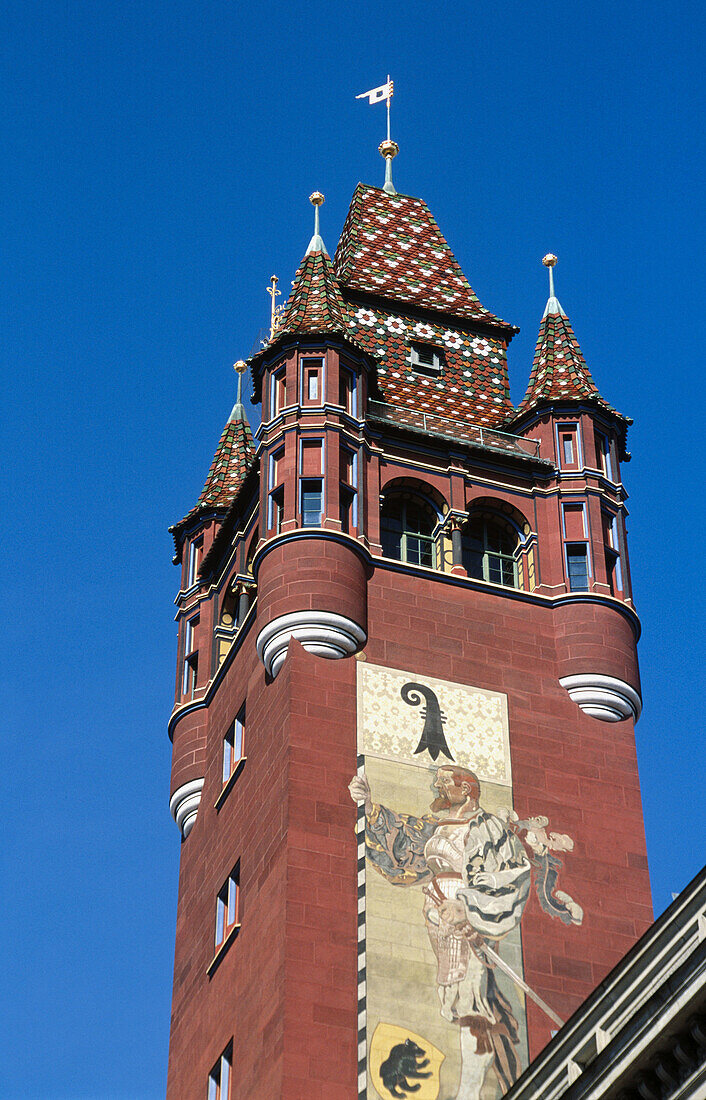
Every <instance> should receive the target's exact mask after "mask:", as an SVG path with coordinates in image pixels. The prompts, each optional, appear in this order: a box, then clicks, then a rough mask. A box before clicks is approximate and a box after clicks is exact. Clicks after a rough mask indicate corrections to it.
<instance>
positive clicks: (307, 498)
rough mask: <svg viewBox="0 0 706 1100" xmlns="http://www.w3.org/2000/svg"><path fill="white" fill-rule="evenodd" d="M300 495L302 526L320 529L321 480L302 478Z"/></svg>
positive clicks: (321, 509)
mask: <svg viewBox="0 0 706 1100" xmlns="http://www.w3.org/2000/svg"><path fill="white" fill-rule="evenodd" d="M301 493H302V502H301V511H302V526H303V527H320V526H321V518H322V515H323V479H322V478H320V477H306V478H302V482H301Z"/></svg>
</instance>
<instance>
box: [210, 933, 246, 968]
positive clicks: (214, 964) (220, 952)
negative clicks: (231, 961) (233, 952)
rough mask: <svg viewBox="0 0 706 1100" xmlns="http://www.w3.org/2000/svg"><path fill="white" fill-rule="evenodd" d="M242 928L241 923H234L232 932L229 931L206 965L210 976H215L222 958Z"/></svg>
mask: <svg viewBox="0 0 706 1100" xmlns="http://www.w3.org/2000/svg"><path fill="white" fill-rule="evenodd" d="M240 929H241V925H240V924H234V925H233V927H232V928H231V930H230V932H229V933H228V935H227V936H226V938H225V939H224V941H223V943H222V944H221V946H220V947H219V948H218V950H217V951H216V954H215V955H214V956H213V958H212V959H211V961H210V963H209V964H208V966H207V967H206V973H207V974H208V976H209V978H212V977H213V975H214V973H215V972H216V970H217V969H218V967H219V966H220V965H221V960H222V958H223V956H224V955H225V954H226V952H227V951H228V948H229V947H230V945H231V944H232V942H233V940H234V939H235V937H236V936H237V935H238V932H239V931H240Z"/></svg>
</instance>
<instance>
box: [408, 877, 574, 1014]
mask: <svg viewBox="0 0 706 1100" xmlns="http://www.w3.org/2000/svg"><path fill="white" fill-rule="evenodd" d="M423 891H424V893H425V894H426V895H427V897H428V898H430V899H431V900H432V901H433V902H434V904H435V905H436V907H437V908H438V909H440V908H441V902H440V901H439V899H438V898H437V897H436V895H435V894H434V893H432V891H431V890H429V889H428V888H427V887H426V886H425V887H423ZM444 900H446V899H444ZM478 948H479V950H481V951H483V952H484V954H485V955H486V956H487V958H488V959H489V960H490V961H491V962H492V963H494V964H495V966H497V967H498V969H499V970H502V972H503V974H507V976H508V978H509V979H510V980H511V981H513V982H514V983H515V985H517V986H519V987H520V989H521V990H522V991H523V992H524V993H526V994H527V996H528V997H529V999H530V1000H531V1001H534V1003H535V1004H536V1005H537V1008H541V1010H542V1012H543V1013H544V1014H545V1016H548V1017H549V1019H550V1020H551V1021H552V1023H555V1024H556V1025H557V1027H563V1026H564V1021H563V1020H562V1018H561V1016H557V1014H556V1012H555V1011H554V1009H553V1008H550V1007H549V1005H548V1004H547V1002H546V1001H543V1000H542V998H541V997H540V995H539V993H535V991H534V990H533V989H532V987H531V986H529V985H527V982H526V981H525V980H524V979H523V978H521V977H520V975H519V974H517V973H516V972H515V971H514V970H513V969H512V967H511V966H510V964H509V963H506V962H505V960H504V959H502V958H501V957H500V955H498V953H497V951H493V948H492V947H488V945H487V943H485V942H483V943H479V944H478Z"/></svg>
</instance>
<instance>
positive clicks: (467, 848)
mask: <svg viewBox="0 0 706 1100" xmlns="http://www.w3.org/2000/svg"><path fill="white" fill-rule="evenodd" d="M383 145H384V146H385V148H384V149H383V155H384V156H385V159H386V161H387V172H386V183H385V187H384V188H383V189H379V188H377V187H371V186H366V185H362V184H359V185H358V187H357V188H356V190H355V193H354V195H353V199H352V202H351V205H350V209H349V212H348V216H347V218H346V222H345V225H344V227H343V231H342V234H341V238H340V241H339V244H338V248H337V249H336V252H335V256H334V259H333V260H332V259H331V258H330V256H329V254H328V253H327V251H326V248H325V246H324V243H323V240H322V237H321V233H320V226H319V207H320V205H321V202H322V201H323V196H322V195H320V194H319V193H318V192H315V193H314V195H312V203H313V204H314V206H315V228H314V235H313V237H312V239H311V242H310V244H309V246H308V248H307V250H306V253H305V256H304V259H303V260H302V263H301V265H300V267H299V269H298V271H297V273H296V276H295V279H294V283H293V287H292V292H291V294H290V296H289V300H288V302H287V303H286V306H285V307H284V308H283V309H282V310H281V312H280V313H279V314H278V315H275V312H274V308H273V325H272V331H271V333H270V337H269V339H268V340H267V342H266V343H265V344H264V346H263V347H262V348H261V350H259V351H258V352H257V353H256V354H255V355H254V356H253V357H252V358H251V360H250V362H249V369H250V371H251V373H252V380H253V387H254V394H255V400H257V401H260V402H261V404H262V423H261V425H260V427H259V429H258V431H257V432H256V433H255V434H256V442H255V441H254V440H253V437H252V434H251V432H250V429H249V426H248V424H247V421H246V419H245V414H244V411H243V407H242V404H241V403H240V400H238V402H236V405H235V408H234V410H233V412H232V413H231V416H230V418H229V421H228V424H227V425H226V428H225V430H224V433H223V435H222V437H221V440H220V442H219V445H218V449H217V452H216V456H215V458H214V462H213V464H212V467H211V470H210V472H209V475H208V479H207V482H206V485H205V488H204V491H203V493H202V494H201V497H200V498H199V501H198V503H197V505H196V507H195V508H194V509H193V510H192V511H191V512H189V513H188V515H187V516H186V517H185V518H184V519H183V520H182V521H180V523H178V524H176V525H175V527H174V528H173V529H172V530H173V534H174V539H175V546H176V559H175V560H176V561H177V562H179V563H180V564H181V568H182V581H181V589H180V592H179V595H178V599H177V605H178V613H177V620H178V623H179V643H178V646H179V648H178V670H177V685H176V702H175V707H174V711H173V713H172V716H171V718H170V722H169V732H170V736H171V738H172V741H173V766H172V782H171V792H170V794H171V802H170V805H171V809H172V813H173V814H174V816H175V819H176V822H177V825H179V827H180V830H181V833H182V852H181V864H180V876H179V901H178V915H177V934H176V954H175V970H174V993H173V1013H172V1029H171V1040H170V1062H169V1084H168V1098H169V1100H181V1098H189V1100H190V1098H192V1097H198V1096H204V1097H209V1100H216V1098H221V1100H224V1098H225V1097H231V1098H233V1100H234V1098H235V1097H238V1098H239V1100H240V1098H243V1100H246V1098H247V1100H256V1098H257V1100H261V1098H263V1097H267V1098H272V1100H275V1098H277V1100H279V1098H282V1100H302V1098H304V1097H306V1098H307V1100H318V1098H323V1097H330V1096H332V1095H335V1096H336V1097H341V1098H346V1100H356V1098H359V1097H367V1098H370V1100H372V1098H374V1097H381V1098H383V1100H386V1098H387V1097H389V1096H399V1095H403V1096H405V1095H415V1096H418V1097H419V1098H420V1100H436V1098H437V1097H439V1096H443V1097H454V1098H456V1100H480V1098H483V1100H491V1098H494V1097H496V1096H500V1095H502V1093H503V1092H504V1091H505V1090H506V1089H507V1087H508V1086H509V1084H510V1083H511V1082H512V1080H514V1079H515V1078H516V1076H517V1074H518V1072H519V1071H520V1069H521V1068H522V1067H523V1066H525V1065H527V1063H528V1061H529V1060H530V1059H531V1058H532V1057H534V1056H535V1055H536V1054H537V1052H538V1051H539V1050H541V1048H542V1047H543V1046H544V1045H545V1044H546V1042H547V1041H548V1039H549V1038H550V1036H551V1034H552V1032H554V1031H556V1030H557V1028H559V1027H560V1026H561V1023H562V1021H563V1020H565V1019H566V1018H567V1017H568V1015H569V1014H570V1013H571V1012H572V1011H574V1009H575V1008H577V1007H578V1005H579V1004H580V1003H581V1002H582V1001H583V1000H584V999H585V998H586V996H587V995H588V994H589V993H590V992H591V990H592V989H593V988H594V987H595V985H596V984H597V983H598V982H599V981H600V980H601V979H602V978H603V977H604V975H605V974H606V973H607V972H608V970H609V969H610V968H611V967H612V966H613V965H614V964H615V963H616V962H617V961H618V960H619V959H620V958H621V957H622V956H623V955H624V954H625V952H626V950H627V949H628V948H629V947H630V946H631V945H632V943H633V942H634V941H635V939H636V938H637V937H638V936H639V935H640V934H641V933H642V932H643V931H644V930H645V929H646V927H647V926H648V924H649V922H650V921H651V905H650V895H649V884H648V878H647V865H646V856H645V841H644V831H643V825H642V814H641V805H640V795H639V786H638V778H637V764H636V758H635V744H634V731H633V726H634V722H635V721H636V720H637V718H638V717H639V711H640V684H639V676H638V670H637V658H636V641H637V637H638V634H639V623H638V619H637V616H636V613H635V611H634V609H633V605H632V596H631V590H630V581H629V569H628V560H627V545H626V534H625V514H626V513H625V493H624V490H623V486H622V480H621V476H622V475H621V470H622V464H623V463H624V462H625V461H626V460H627V459H628V458H629V455H628V453H627V451H626V433H627V427H628V423H629V422H628V421H627V420H626V419H625V418H624V417H623V416H622V415H621V414H620V413H618V412H617V411H616V410H614V409H613V408H612V407H611V406H610V405H609V404H608V403H607V402H606V401H605V400H604V399H603V397H602V396H601V395H600V393H599V391H598V389H597V387H596V385H595V383H594V381H593V379H592V376H591V374H590V372H589V370H588V367H587V365H586V363H585V361H584V358H583V355H582V353H581V350H580V347H579V344H578V342H577V340H576V337H575V335H574V333H573V329H572V327H571V325H570V323H569V320H568V318H567V316H566V314H565V313H564V311H563V309H562V308H561V306H560V305H559V302H558V300H557V298H556V297H555V294H554V287H553V265H554V263H555V262H556V258H555V257H553V256H547V257H545V261H544V262H545V264H546V265H547V266H548V267H549V272H550V295H549V300H548V303H547V307H546V310H545V313H544V317H543V318H542V321H541V325H540V332H539V338H538V341H537V348H536V353H535V357H534V363H533V365H532V369H531V374H530V380H529V385H528V389H527V393H526V395H525V397H524V399H523V401H522V402H521V404H520V406H519V407H518V408H517V409H516V408H514V407H513V405H512V403H511V401H510V395H509V382H508V370H507V348H508V345H509V344H510V342H511V340H512V338H513V336H514V335H515V333H516V332H517V329H516V328H514V327H513V326H512V325H511V324H509V323H508V322H505V321H503V320H501V319H500V318H498V317H497V316H495V315H494V314H493V313H491V312H490V311H489V310H487V309H486V308H485V307H484V306H482V305H481V303H480V302H479V300H478V298H477V296H476V295H475V293H474V291H473V290H472V288H471V285H470V283H469V282H468V280H467V278H466V276H465V275H464V273H463V272H462V271H461V269H460V267H459V265H458V263H457V261H456V259H455V257H454V255H453V253H452V252H451V249H450V247H449V245H448V243H447V242H446V240H445V238H444V237H443V235H442V234H441V231H440V229H439V227H438V225H437V223H436V221H435V219H434V217H433V216H432V214H431V212H430V211H429V209H428V207H427V206H426V204H425V203H424V202H423V201H422V200H421V199H418V198H413V197H410V196H407V195H402V194H398V193H397V192H396V191H395V188H394V185H393V183H392V172H391V160H392V157H393V156H394V155H395V153H396V151H397V147H396V146H394V143H392V142H388V143H383ZM392 146H394V149H393V148H392ZM381 148H382V147H381ZM273 290H274V285H273ZM273 301H274V295H273ZM237 367H238V369H239V370H240V371H241V372H242V370H243V369H244V367H245V364H243V363H242V362H241V363H239V364H238V365H237ZM415 1085H417V1086H419V1088H418V1089H416V1090H413V1088H412V1086H415Z"/></svg>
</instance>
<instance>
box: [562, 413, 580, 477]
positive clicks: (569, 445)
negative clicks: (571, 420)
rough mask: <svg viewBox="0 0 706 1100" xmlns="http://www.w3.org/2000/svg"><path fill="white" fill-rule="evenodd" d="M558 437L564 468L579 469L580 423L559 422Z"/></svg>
mask: <svg viewBox="0 0 706 1100" xmlns="http://www.w3.org/2000/svg"><path fill="white" fill-rule="evenodd" d="M557 438H558V446H559V461H560V464H561V466H562V468H563V469H564V470H577V469H578V467H579V439H578V424H559V426H558V428H557Z"/></svg>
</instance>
